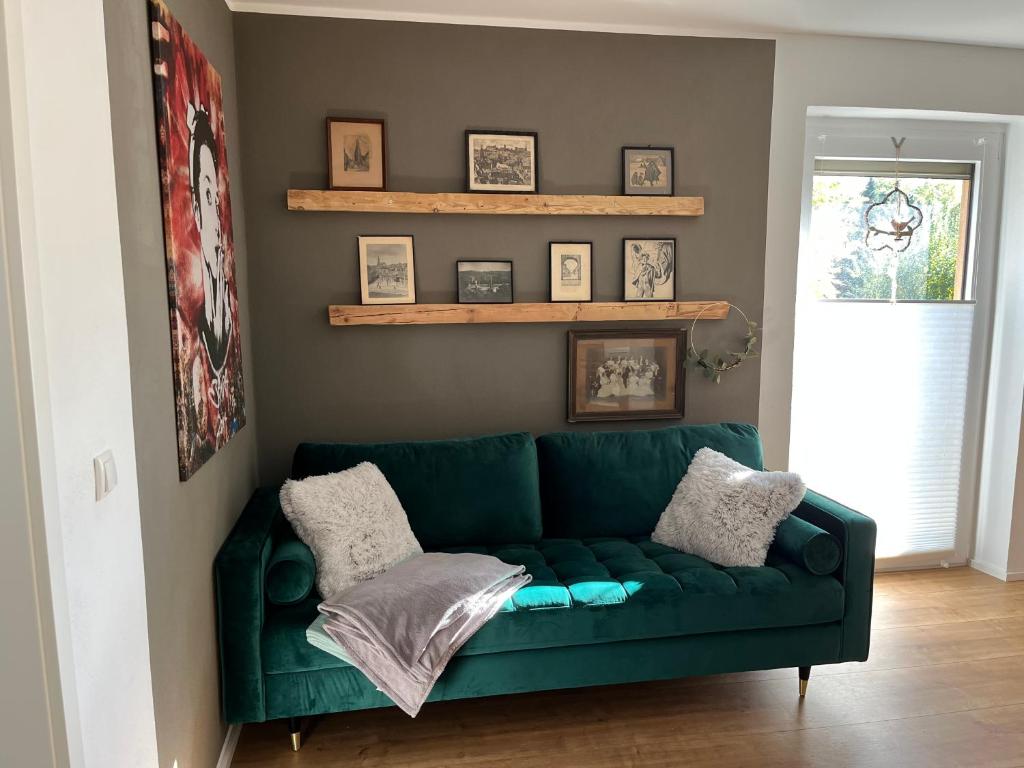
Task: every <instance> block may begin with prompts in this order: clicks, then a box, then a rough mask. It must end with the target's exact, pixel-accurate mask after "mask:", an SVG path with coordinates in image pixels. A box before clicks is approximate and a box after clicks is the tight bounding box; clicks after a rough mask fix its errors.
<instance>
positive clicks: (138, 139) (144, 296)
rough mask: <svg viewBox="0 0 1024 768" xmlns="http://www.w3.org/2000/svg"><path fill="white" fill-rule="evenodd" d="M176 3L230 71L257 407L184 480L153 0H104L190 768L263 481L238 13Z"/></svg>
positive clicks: (140, 416) (239, 237)
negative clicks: (218, 623) (246, 514)
mask: <svg viewBox="0 0 1024 768" xmlns="http://www.w3.org/2000/svg"><path fill="white" fill-rule="evenodd" d="M168 5H169V7H170V9H171V12H172V13H173V14H174V15H175V16H176V17H177V19H178V20H179V21H180V22H181V24H182V26H183V27H184V28H185V31H186V32H188V34H189V35H191V37H192V38H193V39H194V40H195V41H196V42H197V43H198V44H199V46H200V47H201V48H202V49H203V51H204V52H205V54H206V56H207V57H208V58H209V59H210V61H211V62H212V63H213V65H214V67H216V69H217V71H218V72H220V75H221V78H222V81H223V91H224V102H225V113H226V114H225V121H226V130H227V139H228V142H229V143H228V167H229V169H230V172H231V201H232V213H233V215H234V237H235V257H236V260H237V265H238V299H239V304H240V315H241V323H242V352H243V359H244V363H245V368H244V372H243V373H244V377H245V390H246V392H245V394H246V405H247V419H248V423H247V425H246V426H245V427H244V428H243V429H242V430H241V431H240V432H239V433H238V434H237V435H235V437H234V438H233V439H232V440H231V442H230V443H228V445H227V446H226V447H225V448H224V449H222V450H221V451H220V452H219V453H217V455H215V456H214V457H213V458H212V459H211V460H210V461H209V462H207V464H206V465H205V466H203V467H202V468H201V469H200V470H199V471H198V472H197V473H196V474H195V475H194V476H193V477H192V479H190V480H189V481H188V482H187V483H181V482H179V481H178V468H177V446H176V442H175V424H174V391H173V384H172V380H171V350H170V329H169V320H168V311H167V278H166V272H165V266H164V264H165V262H164V240H163V226H162V219H161V208H160V187H159V177H158V168H157V151H156V134H155V128H154V116H153V89H152V80H151V72H152V67H151V63H150V54H149V34H148V33H149V30H148V21H147V19H148V17H147V12H148V11H147V4H146V2H144V0H104V8H105V16H106V22H105V23H106V33H107V55H108V74H109V78H110V101H111V112H112V118H113V134H114V161H115V171H116V180H117V197H118V214H119V218H120V227H121V247H122V253H123V261H124V280H125V299H126V302H127V311H128V342H129V352H130V357H131V378H132V382H131V384H132V408H133V410H134V420H135V442H136V452H137V462H138V481H139V496H140V506H141V511H142V512H141V513H142V544H143V553H144V558H145V570H146V599H147V603H148V610H149V638H150V660H151V667H152V674H153V697H154V707H155V713H156V726H157V742H158V747H159V752H160V765H161V766H171V765H172V764H174V761H175V760H177V761H178V762H177V764H178V765H179V766H182V767H184V766H208V765H214V764H215V763H216V762H217V756H218V754H219V752H220V748H221V745H222V743H223V740H224V732H225V726H224V725H223V724H222V721H221V718H220V706H219V699H218V695H219V685H218V666H217V663H218V662H217V644H216V643H217V641H216V632H215V621H214V604H213V578H212V576H213V558H214V555H215V554H216V552H217V549H218V548H219V547H220V544H221V542H223V540H224V538H225V537H226V536H227V532H228V530H229V529H230V527H231V525H232V524H233V523H234V521H235V519H236V518H237V516H238V513H239V512H240V511H241V509H242V506H243V505H244V503H245V501H246V499H247V498H248V496H249V495H250V494H251V492H252V490H253V488H254V487H255V485H256V419H255V407H254V405H255V397H254V391H255V389H256V388H255V386H254V384H253V379H254V377H253V369H252V359H253V355H252V350H251V348H250V347H251V345H250V340H251V339H252V334H251V333H250V330H249V295H248V290H247V285H248V278H247V272H248V270H247V266H246V264H247V260H246V247H245V244H246V243H245V241H246V238H245V218H244V214H243V210H244V206H243V194H242V193H243V187H242V173H241V169H242V163H241V160H240V153H239V146H240V141H239V132H238V125H239V121H238V114H237V107H236V97H235V52H234V44H233V31H232V23H231V12H230V11H229V10H228V9H227V7H226V6H225V5H224V3H222V2H220V1H219V0H170V1H169V3H168Z"/></svg>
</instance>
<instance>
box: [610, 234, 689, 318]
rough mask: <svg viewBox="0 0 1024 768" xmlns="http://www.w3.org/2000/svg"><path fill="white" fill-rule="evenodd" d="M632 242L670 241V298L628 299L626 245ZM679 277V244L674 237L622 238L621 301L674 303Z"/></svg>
mask: <svg viewBox="0 0 1024 768" xmlns="http://www.w3.org/2000/svg"><path fill="white" fill-rule="evenodd" d="M633 240H670V241H672V296H671V297H670V298H664V297H657V296H653V297H651V298H649V299H639V298H635V297H634V298H630V296H629V291H628V289H627V287H626V286H627V285H629V272H628V271H627V269H626V244H627V243H629V242H632V241H633ZM678 277H679V243H678V242H676V239H675V238H674V237H624V238H622V300H623V301H638V302H643V301H675V300H676V282H677V278H678Z"/></svg>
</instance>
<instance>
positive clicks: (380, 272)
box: [358, 235, 416, 304]
mask: <svg viewBox="0 0 1024 768" xmlns="http://www.w3.org/2000/svg"><path fill="white" fill-rule="evenodd" d="M358 240H359V288H360V290H361V293H362V301H363V304H415V303H416V270H415V262H414V261H413V244H412V235H398V236H360V237H359V238H358Z"/></svg>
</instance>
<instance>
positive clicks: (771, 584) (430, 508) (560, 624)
mask: <svg viewBox="0 0 1024 768" xmlns="http://www.w3.org/2000/svg"><path fill="white" fill-rule="evenodd" d="M704 446H710V447H711V448H713V449H715V450H718V451H721V452H722V453H725V454H727V455H729V456H731V457H732V458H733V459H735V460H737V461H739V462H741V463H743V464H745V465H747V466H749V467H752V468H755V469H760V468H761V467H762V448H761V441H760V438H759V436H758V434H757V430H756V429H755V428H754V427H751V426H748V425H743V424H714V425H701V426H680V427H670V428H668V429H658V430H648V431H624V432H571V433H557V434H548V435H543V436H541V437H539V438H537V439H536V440H534V439H533V438H532V437H531V436H530V435H529V434H525V433H522V434H508V435H496V436H492V437H483V438H471V439H464V440H447V441H434V442H409V443H391V444H366V445H357V444H302V445H300V446H299V447H298V449H297V450H296V452H295V457H294V462H293V467H292V476H293V477H296V478H301V477H307V476H310V475H318V474H324V473H328V472H336V471H339V470H342V469H346V468H348V467H352V466H355V465H356V464H358V463H360V462H362V461H372V462H374V463H375V464H377V466H379V467H380V469H381V470H382V471H383V473H384V475H385V476H386V477H387V478H388V480H389V481H390V483H391V485H392V486H393V487H394V489H395V492H396V493H397V494H398V497H399V499H400V500H401V502H402V505H403V507H404V508H405V510H406V512H407V513H408V515H409V522H410V524H411V526H412V529H413V531H414V532H415V534H416V536H417V538H418V539H419V541H420V543H421V544H422V545H423V547H424V549H426V550H428V551H429V550H438V551H447V552H484V553H490V554H493V555H495V556H496V557H498V558H500V559H502V560H504V561H506V562H510V563H517V564H522V565H524V566H526V569H527V571H528V572H529V573H531V574H532V575H533V581H532V583H531V584H529V585H528V586H527V587H525V588H523V589H521V590H520V591H519V592H518V593H517V594H516V595H515V596H514V597H513V598H512V599H511V600H510V601H509V602H508V603H507V604H506V605H505V606H504V608H503V609H502V611H501V612H499V613H498V614H497V615H496V616H495V617H494V618H493V619H492V620H491V621H489V622H488V623H487V624H486V625H485V626H484V627H483V629H481V630H480V631H479V632H478V633H477V634H476V635H475V636H474V637H473V638H472V639H471V640H470V641H469V642H468V643H467V644H466V645H465V646H464V647H463V649H462V650H461V651H460V652H459V654H458V655H457V656H456V657H455V658H454V659H453V660H452V662H451V663H450V664H449V666H448V668H447V670H446V671H445V673H444V674H443V675H442V676H441V678H440V680H439V681H438V683H437V685H436V686H435V688H434V689H433V692H432V693H431V696H430V700H443V699H459V698H468V697H474V696H490V695H495V694H507V693H518V692H526V691H539V690H545V689H552V688H568V687H575V686H587V685H605V684H609V683H632V682H637V681H642V680H656V679H665V678H675V677H683V676H688V675H706V674H712V673H721V672H737V671H744V670H755V669H771V668H778V667H797V668H800V671H801V674H800V681H801V685H800V693H801V694H802V693H803V692H804V690H805V688H806V681H807V676H808V674H809V670H810V667H811V666H813V665H816V664H835V663H839V662H846V661H864V660H865V659H867V656H868V642H869V635H870V624H871V594H872V581H873V574H874V544H875V524H874V522H873V521H872V520H871V519H869V518H867V517H865V516H863V515H861V514H858V513H857V512H854V511H852V510H850V509H847V508H846V507H844V506H842V505H841V504H838V503H836V502H835V501H832V500H830V499H827V498H825V497H823V496H820V495H818V494H816V493H813V492H810V491H809V492H808V493H807V495H806V497H805V499H804V501H803V502H802V503H801V504H800V506H799V508H798V509H797V510H796V512H795V513H794V514H793V515H791V516H790V518H788V519H787V520H786V521H784V523H783V524H782V526H780V528H779V531H778V533H777V535H776V540H775V542H774V543H773V545H772V548H771V550H770V552H769V556H768V561H767V563H766V564H765V566H764V567H762V568H721V567H718V566H716V565H713V564H712V563H709V562H708V561H706V560H703V559H701V558H699V557H696V556H694V555H689V554H684V553H682V552H678V551H676V550H673V549H671V548H669V547H666V546H663V545H660V544H655V543H653V542H652V541H651V540H650V533H651V531H652V530H653V529H654V526H655V524H656V523H657V521H658V518H659V516H660V515H661V512H662V510H663V509H664V508H665V505H666V504H667V503H668V501H669V499H670V498H671V496H672V493H673V491H674V490H675V487H676V485H677V484H678V482H679V480H680V478H681V477H682V476H683V474H684V473H685V471H686V468H687V466H688V464H689V462H690V460H691V458H692V457H693V455H694V453H695V452H696V451H697V450H698V449H700V448H702V447H704ZM313 567H314V566H313V561H312V556H311V555H310V554H309V551H308V549H306V547H305V545H303V544H302V543H301V542H299V541H298V540H297V538H296V536H295V534H294V532H293V531H292V529H291V527H290V526H289V525H288V523H287V521H286V520H285V519H284V517H283V515H282V513H281V508H280V504H279V502H278V491H277V489H274V488H270V489H264V490H259V491H257V492H256V493H255V495H254V496H253V497H252V499H251V501H250V502H249V503H248V505H247V506H246V508H245V509H244V511H243V512H242V514H241V517H240V518H239V520H238V522H237V523H236V524H235V526H234V529H233V530H232V531H231V533H230V535H229V536H228V538H227V541H226V542H225V543H224V545H223V547H222V549H221V551H220V553H219V554H218V556H217V559H216V564H215V576H216V598H217V611H218V632H219V635H220V653H221V679H222V696H223V708H224V716H225V718H226V720H227V721H228V722H229V723H248V722H262V721H266V720H270V719H275V718H282V719H287V720H288V721H289V723H290V724H291V731H292V733H293V747H294V748H296V749H297V748H298V735H297V732H298V720H297V719H298V718H301V717H305V716H309V715H318V714H323V713H329V712H342V711H347V710H356V709H366V708H370V707H381V706H389V705H391V702H390V701H389V700H388V699H387V698H386V697H385V696H384V695H383V694H382V693H380V692H379V691H377V690H376V689H375V688H374V686H373V685H372V684H371V683H370V682H369V681H368V680H367V679H366V678H365V677H364V676H363V675H362V674H361V673H360V672H359V671H358V670H356V669H355V668H353V667H351V666H349V665H348V664H346V663H345V662H343V661H341V660H340V659H338V658H335V657H334V656H332V655H330V654H327V653H325V652H323V651H321V650H318V649H317V648H315V647H313V646H312V645H310V644H309V643H308V642H307V641H306V635H305V631H306V628H307V626H308V625H309V624H310V623H311V622H312V621H313V620H314V619H315V618H316V617H317V610H316V606H317V603H318V602H319V600H320V598H319V595H317V594H316V591H315V589H312V590H311V589H310V583H311V579H312V575H313V570H312V569H313Z"/></svg>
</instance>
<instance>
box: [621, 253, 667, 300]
mask: <svg viewBox="0 0 1024 768" xmlns="http://www.w3.org/2000/svg"><path fill="white" fill-rule="evenodd" d="M622 259H623V271H624V278H623V282H624V284H625V291H624V292H623V300H624V301H675V300H676V240H675V238H674V237H659V238H647V239H644V238H626V239H625V240H623V241H622Z"/></svg>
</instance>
